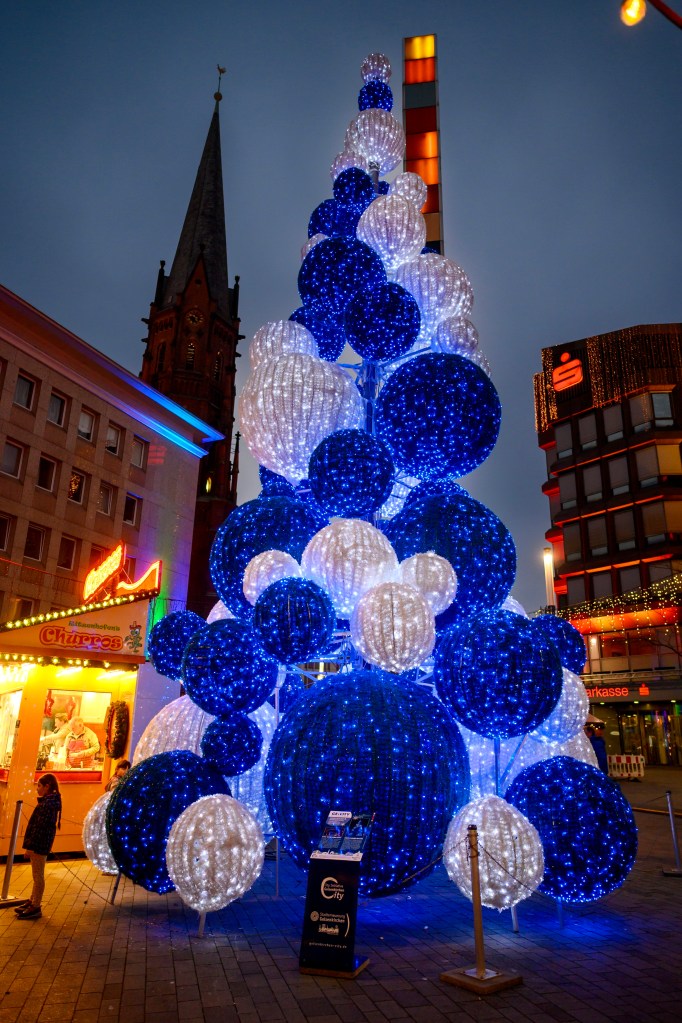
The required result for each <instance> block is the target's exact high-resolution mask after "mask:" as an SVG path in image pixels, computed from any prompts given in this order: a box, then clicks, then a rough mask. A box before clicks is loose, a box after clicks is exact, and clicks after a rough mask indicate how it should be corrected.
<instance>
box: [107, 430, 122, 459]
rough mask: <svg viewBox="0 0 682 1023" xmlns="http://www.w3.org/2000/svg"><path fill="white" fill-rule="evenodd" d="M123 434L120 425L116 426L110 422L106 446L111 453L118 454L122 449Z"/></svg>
mask: <svg viewBox="0 0 682 1023" xmlns="http://www.w3.org/2000/svg"><path fill="white" fill-rule="evenodd" d="M122 436H123V430H121V428H120V426H114V424H113V423H109V425H108V426H107V439H106V441H105V442H104V447H105V449H106V450H107V451H108V452H109V454H110V455H117V454H118V453H119V451H120V450H121V438H122Z"/></svg>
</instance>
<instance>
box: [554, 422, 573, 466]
mask: <svg viewBox="0 0 682 1023" xmlns="http://www.w3.org/2000/svg"><path fill="white" fill-rule="evenodd" d="M554 439H555V441H556V455H557V458H566V456H567V455H570V454H572V452H573V441H572V440H571V424H570V423H559V425H558V426H555V427H554Z"/></svg>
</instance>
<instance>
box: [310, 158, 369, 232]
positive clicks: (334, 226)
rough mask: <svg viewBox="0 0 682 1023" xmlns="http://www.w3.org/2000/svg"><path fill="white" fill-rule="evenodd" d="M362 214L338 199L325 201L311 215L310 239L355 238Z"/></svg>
mask: <svg viewBox="0 0 682 1023" xmlns="http://www.w3.org/2000/svg"><path fill="white" fill-rule="evenodd" d="M358 173H359V174H362V173H363V171H358ZM361 212H362V210H360V209H356V208H354V207H353V206H349V205H348V204H347V203H344V202H339V201H338V200H337V199H325V200H324V202H321V203H320V205H319V206H316V207H315V209H314V210H313V212H312V213H311V215H310V220H309V221H308V237H309V238H313V237H314V236H315V235H318V234H324V235H326V236H327V238H353V237H355V229H356V227H357V225H358V220H359V219H360V214H361Z"/></svg>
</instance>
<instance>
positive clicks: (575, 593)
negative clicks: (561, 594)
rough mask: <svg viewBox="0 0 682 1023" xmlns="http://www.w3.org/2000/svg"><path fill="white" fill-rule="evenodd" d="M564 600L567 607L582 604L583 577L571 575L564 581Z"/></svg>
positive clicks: (583, 597) (583, 593)
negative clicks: (566, 602) (567, 604)
mask: <svg viewBox="0 0 682 1023" xmlns="http://www.w3.org/2000/svg"><path fill="white" fill-rule="evenodd" d="M566 599H567V601H568V603H569V605H571V606H572V605H573V604H582V602H583V601H584V600H585V576H584V575H571V576H569V577H568V579H567V580H566Z"/></svg>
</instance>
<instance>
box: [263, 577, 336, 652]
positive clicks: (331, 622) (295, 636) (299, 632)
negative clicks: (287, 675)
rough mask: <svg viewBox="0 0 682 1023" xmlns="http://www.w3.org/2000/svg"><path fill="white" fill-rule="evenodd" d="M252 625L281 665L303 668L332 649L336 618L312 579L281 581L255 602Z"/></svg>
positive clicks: (264, 645)
mask: <svg viewBox="0 0 682 1023" xmlns="http://www.w3.org/2000/svg"><path fill="white" fill-rule="evenodd" d="M253 624H254V628H255V629H256V632H257V633H258V636H259V638H260V641H261V643H262V645H263V648H264V650H266V652H267V653H269V654H271V655H272V656H273V657H276V658H277V660H278V661H280V662H281V663H282V664H304V663H306V662H307V661H311V660H314V659H315V657H317V656H319V655H320V654H323V653H324V652H325V651H326V650H328V649H329V646H330V644H331V641H332V639H333V636H334V629H335V628H336V614H335V612H334V608H333V606H332V602H331V600H330V599H329V596H328V595H327V593H325V591H324V590H323V589H321V588H320V587H319V586H318V585H317V584H316V583H314V582H311V581H310V580H309V579H292V578H289V579H280V580H279V581H278V582H274V583H271V585H270V586H268V587H267V589H265V590H264V591H263V592H262V593H261V595H260V597H259V598H258V600H257V601H256V610H255V614H254V616H253Z"/></svg>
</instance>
